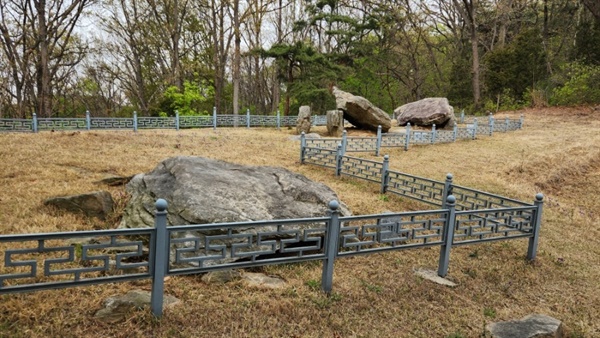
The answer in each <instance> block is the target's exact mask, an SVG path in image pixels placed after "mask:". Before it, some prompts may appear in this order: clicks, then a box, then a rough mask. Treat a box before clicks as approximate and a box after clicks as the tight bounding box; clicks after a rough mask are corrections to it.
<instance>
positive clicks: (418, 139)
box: [410, 130, 433, 144]
mask: <svg viewBox="0 0 600 338" xmlns="http://www.w3.org/2000/svg"><path fill="white" fill-rule="evenodd" d="M432 137H433V132H430V131H416V130H411V131H410V143H413V144H430V143H432Z"/></svg>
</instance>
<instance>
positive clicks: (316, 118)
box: [311, 115, 327, 126]
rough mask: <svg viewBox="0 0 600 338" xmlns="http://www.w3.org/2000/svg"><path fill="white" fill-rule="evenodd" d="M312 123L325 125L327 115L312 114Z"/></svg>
mask: <svg viewBox="0 0 600 338" xmlns="http://www.w3.org/2000/svg"><path fill="white" fill-rule="evenodd" d="M311 120H312V124H313V125H314V126H326V125H327V116H326V115H313V116H312V117H311Z"/></svg>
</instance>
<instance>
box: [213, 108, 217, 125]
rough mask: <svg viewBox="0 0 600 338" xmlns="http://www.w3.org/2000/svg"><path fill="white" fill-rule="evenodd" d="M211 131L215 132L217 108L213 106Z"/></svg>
mask: <svg viewBox="0 0 600 338" xmlns="http://www.w3.org/2000/svg"><path fill="white" fill-rule="evenodd" d="M213 130H217V107H214V106H213Z"/></svg>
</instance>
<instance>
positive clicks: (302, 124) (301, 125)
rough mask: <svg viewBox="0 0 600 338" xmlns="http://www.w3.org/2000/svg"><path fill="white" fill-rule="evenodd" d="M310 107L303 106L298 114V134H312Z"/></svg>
mask: <svg viewBox="0 0 600 338" xmlns="http://www.w3.org/2000/svg"><path fill="white" fill-rule="evenodd" d="M310 126H311V122H310V107H309V106H302V107H300V111H299V112H298V119H297V120H296V132H297V133H298V134H302V133H303V132H304V133H305V134H308V133H309V132H310Z"/></svg>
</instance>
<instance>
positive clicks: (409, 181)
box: [387, 170, 445, 206]
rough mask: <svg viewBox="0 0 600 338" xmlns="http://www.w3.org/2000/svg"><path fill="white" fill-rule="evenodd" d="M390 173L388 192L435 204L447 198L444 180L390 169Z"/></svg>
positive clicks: (438, 204)
mask: <svg viewBox="0 0 600 338" xmlns="http://www.w3.org/2000/svg"><path fill="white" fill-rule="evenodd" d="M388 173H389V176H388V184H387V191H388V192H391V193H394V194H397V195H400V196H404V197H409V198H413V199H416V200H418V201H421V202H425V203H429V204H433V205H435V206H441V205H442V202H443V200H444V198H445V197H444V183H443V182H439V181H434V180H430V179H427V178H422V177H417V176H412V175H408V174H404V173H400V172H397V171H391V170H390V171H388Z"/></svg>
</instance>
